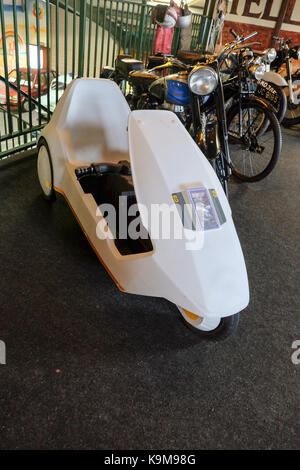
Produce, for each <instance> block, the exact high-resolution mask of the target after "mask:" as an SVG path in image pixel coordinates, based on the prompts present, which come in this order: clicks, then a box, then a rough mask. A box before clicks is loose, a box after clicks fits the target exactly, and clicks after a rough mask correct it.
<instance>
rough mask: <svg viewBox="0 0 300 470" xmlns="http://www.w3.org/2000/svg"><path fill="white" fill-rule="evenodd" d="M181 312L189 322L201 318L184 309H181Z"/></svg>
mask: <svg viewBox="0 0 300 470" xmlns="http://www.w3.org/2000/svg"><path fill="white" fill-rule="evenodd" d="M182 310H183V311H184V313H185V314H186V316H187V317H189V318H190V319H191V320H199V318H201V317H199V315H196V314H195V313H192V312H189V311H188V310H186V309H185V308H183V309H182Z"/></svg>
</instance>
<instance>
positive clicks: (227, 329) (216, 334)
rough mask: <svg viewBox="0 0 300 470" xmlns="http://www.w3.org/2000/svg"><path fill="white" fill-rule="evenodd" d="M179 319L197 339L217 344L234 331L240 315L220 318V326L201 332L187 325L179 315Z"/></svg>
mask: <svg viewBox="0 0 300 470" xmlns="http://www.w3.org/2000/svg"><path fill="white" fill-rule="evenodd" d="M180 318H181V320H182V321H183V323H184V324H185V326H186V327H187V328H189V329H190V330H191V331H193V332H194V333H195V334H196V335H198V336H199V337H201V338H203V339H207V340H209V341H215V342H217V341H224V340H225V339H227V338H228V337H229V336H231V335H232V334H233V333H234V332H235V331H236V329H237V327H238V324H239V319H240V314H239V313H236V314H235V315H231V316H230V317H224V318H221V321H220V324H219V325H218V326H217V328H215V329H214V330H211V331H202V330H199V329H198V328H195V327H194V326H193V325H191V324H190V323H188V322H187V321H186V320H185V318H184V317H183V316H182V315H181V314H180Z"/></svg>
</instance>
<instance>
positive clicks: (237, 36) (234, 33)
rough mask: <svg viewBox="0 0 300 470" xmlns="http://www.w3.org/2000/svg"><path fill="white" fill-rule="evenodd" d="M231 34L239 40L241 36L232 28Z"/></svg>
mask: <svg viewBox="0 0 300 470" xmlns="http://www.w3.org/2000/svg"><path fill="white" fill-rule="evenodd" d="M230 32H231V34H232V36H233V37H234V38H235V39H239V35H238V34H236V32H235V31H234V29H232V28H231V30H230Z"/></svg>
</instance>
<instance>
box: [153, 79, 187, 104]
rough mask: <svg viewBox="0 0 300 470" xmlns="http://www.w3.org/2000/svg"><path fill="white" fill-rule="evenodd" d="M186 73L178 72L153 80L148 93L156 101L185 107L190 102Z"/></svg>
mask: <svg viewBox="0 0 300 470" xmlns="http://www.w3.org/2000/svg"><path fill="white" fill-rule="evenodd" d="M187 76H188V74H187V73H186V72H179V73H176V74H173V75H169V76H167V77H161V78H159V79H158V80H155V82H153V83H152V84H151V85H150V87H149V92H150V93H151V95H152V96H154V97H155V98H157V99H158V100H163V99H165V100H166V101H167V102H168V103H171V104H176V105H179V106H186V105H188V104H189V102H190V95H189V87H188V84H187Z"/></svg>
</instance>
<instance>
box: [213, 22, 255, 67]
mask: <svg viewBox="0 0 300 470" xmlns="http://www.w3.org/2000/svg"><path fill="white" fill-rule="evenodd" d="M230 32H231V33H232V34H233V35H234V36H237V38H238V39H236V40H235V41H232V42H231V43H229V44H227V47H226V46H225V49H224V50H223V51H222V52H221V54H220V55H219V57H218V59H219V62H223V60H224V58H225V55H226V53H227V52H229V51H231V50H232V49H234V48H235V47H236V46H238V45H239V44H242V43H243V42H245V41H248V39H250V38H253V37H254V36H256V35H257V31H255V32H254V33H251V34H249V36H246V37H245V38H244V37H243V36H242V37H239V36H238V35H237V34H236V32H235V31H234V30H233V29H232V30H230Z"/></svg>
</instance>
